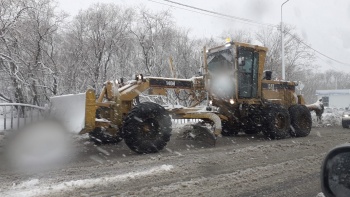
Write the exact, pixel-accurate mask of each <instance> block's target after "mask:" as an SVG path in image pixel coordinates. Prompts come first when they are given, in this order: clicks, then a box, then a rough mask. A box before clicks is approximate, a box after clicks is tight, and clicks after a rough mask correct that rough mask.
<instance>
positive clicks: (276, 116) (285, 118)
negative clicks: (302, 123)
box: [264, 104, 290, 139]
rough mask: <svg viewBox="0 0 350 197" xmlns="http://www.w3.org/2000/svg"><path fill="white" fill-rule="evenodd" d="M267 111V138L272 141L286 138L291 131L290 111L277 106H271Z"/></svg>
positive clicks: (265, 132) (265, 131)
mask: <svg viewBox="0 0 350 197" xmlns="http://www.w3.org/2000/svg"><path fill="white" fill-rule="evenodd" d="M266 110H267V111H266V112H267V113H266V122H265V124H266V125H265V130H264V134H265V136H266V137H268V138H270V139H284V138H286V137H287V136H288V135H289V129H290V117H289V113H288V110H287V109H285V108H283V107H281V106H280V105H277V104H271V105H270V106H269V107H268V108H267V109H266Z"/></svg>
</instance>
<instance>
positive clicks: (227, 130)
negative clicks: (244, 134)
mask: <svg viewBox="0 0 350 197" xmlns="http://www.w3.org/2000/svg"><path fill="white" fill-rule="evenodd" d="M221 124H222V131H221V135H222V136H235V135H238V132H239V128H238V127H237V126H234V125H233V124H232V123H231V122H230V121H227V120H222V121H221Z"/></svg>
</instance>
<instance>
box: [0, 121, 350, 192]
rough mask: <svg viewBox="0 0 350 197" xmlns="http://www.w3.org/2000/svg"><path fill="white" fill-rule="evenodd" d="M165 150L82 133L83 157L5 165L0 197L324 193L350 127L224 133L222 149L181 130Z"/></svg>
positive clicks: (0, 178)
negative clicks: (269, 134)
mask: <svg viewBox="0 0 350 197" xmlns="http://www.w3.org/2000/svg"><path fill="white" fill-rule="evenodd" d="M174 133H175V134H174V135H173V137H172V139H171V141H170V143H169V144H168V146H167V148H166V149H165V150H163V151H161V152H160V153H158V154H149V155H138V154H135V153H133V152H131V151H130V150H129V149H128V148H127V147H126V145H125V144H124V143H123V142H122V143H120V144H118V145H103V146H95V145H93V144H92V143H91V142H90V141H89V140H88V139H87V138H86V137H77V138H76V144H77V148H78V152H79V153H78V154H77V156H76V158H75V159H74V161H73V162H71V163H70V164H69V165H67V166H64V168H62V169H56V170H50V171H46V172H41V173H25V174H23V173H16V172H11V171H6V170H3V169H1V174H0V196H268V197H275V196H305V197H313V196H317V194H319V193H320V192H321V188H320V177H319V176H320V167H321V162H322V160H323V158H324V156H325V154H326V153H327V152H328V151H329V150H330V149H331V148H332V147H334V146H336V145H338V144H342V143H345V142H349V141H350V140H349V136H350V130H349V129H342V128H340V127H328V128H327V127H326V128H313V130H312V131H311V134H310V136H308V137H305V138H290V139H285V140H279V141H268V140H266V139H265V138H264V137H263V136H247V135H241V136H238V137H223V138H219V139H218V141H217V144H216V147H212V146H209V145H206V144H203V143H201V142H198V141H192V140H185V139H181V138H179V137H178V135H177V134H176V130H175V132H174Z"/></svg>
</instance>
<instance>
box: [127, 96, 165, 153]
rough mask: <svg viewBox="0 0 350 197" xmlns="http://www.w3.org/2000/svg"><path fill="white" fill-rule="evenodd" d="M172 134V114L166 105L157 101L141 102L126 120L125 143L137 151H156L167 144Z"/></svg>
mask: <svg viewBox="0 0 350 197" xmlns="http://www.w3.org/2000/svg"><path fill="white" fill-rule="evenodd" d="M170 136H171V119H170V116H169V115H168V112H167V111H166V110H165V109H164V107H162V106H160V105H158V104H156V103H151V102H145V103H140V104H139V105H137V106H135V107H134V108H133V109H132V110H131V111H130V112H129V114H128V116H127V117H126V119H125V121H124V125H123V137H124V140H125V143H126V145H127V146H128V147H129V148H130V149H131V150H133V151H135V152H136V153H140V154H143V153H156V152H158V151H160V150H162V149H163V148H164V147H165V146H166V144H167V142H168V141H169V140H170Z"/></svg>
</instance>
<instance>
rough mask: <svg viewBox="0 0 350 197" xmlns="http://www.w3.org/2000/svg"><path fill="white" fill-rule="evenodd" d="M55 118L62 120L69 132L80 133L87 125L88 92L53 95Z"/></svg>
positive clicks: (53, 114) (52, 104)
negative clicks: (86, 105) (86, 104)
mask: <svg viewBox="0 0 350 197" xmlns="http://www.w3.org/2000/svg"><path fill="white" fill-rule="evenodd" d="M50 100H51V107H50V109H51V111H50V114H51V116H52V117H53V118H55V119H57V120H59V121H61V122H62V123H63V124H64V125H65V127H66V128H67V129H68V131H69V132H73V133H79V132H80V131H81V130H82V129H83V128H84V125H85V101H86V94H85V93H81V94H69V95H62V96H55V97H51V98H50Z"/></svg>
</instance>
